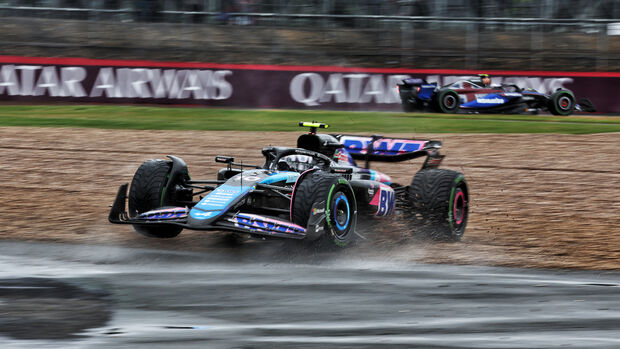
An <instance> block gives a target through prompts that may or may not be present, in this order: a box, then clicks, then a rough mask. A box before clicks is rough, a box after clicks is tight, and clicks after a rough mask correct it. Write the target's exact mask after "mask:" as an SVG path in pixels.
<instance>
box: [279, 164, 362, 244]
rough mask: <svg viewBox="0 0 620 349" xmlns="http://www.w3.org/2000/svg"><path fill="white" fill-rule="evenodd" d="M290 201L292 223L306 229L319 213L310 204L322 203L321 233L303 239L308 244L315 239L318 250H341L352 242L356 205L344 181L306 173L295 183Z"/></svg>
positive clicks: (324, 175)
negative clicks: (323, 217)
mask: <svg viewBox="0 0 620 349" xmlns="http://www.w3.org/2000/svg"><path fill="white" fill-rule="evenodd" d="M291 200H293V205H292V209H293V211H292V214H293V216H292V218H293V222H294V223H295V224H298V225H300V226H302V227H308V222H309V221H310V219H311V216H314V215H317V214H322V212H317V211H318V210H316V209H315V208H313V206H314V204H315V203H322V202H323V203H324V204H325V206H324V207H325V212H324V214H325V221H324V222H323V229H322V230H323V233H322V234H320V235H319V236H316V237H311V236H308V237H307V238H308V239H309V240H311V241H312V240H315V243H316V244H317V245H318V246H319V247H326V248H342V247H346V246H348V245H350V244H351V243H352V242H353V240H354V238H355V226H356V224H357V203H356V201H355V195H354V194H353V189H352V188H351V185H350V184H349V182H348V181H347V180H345V179H343V178H342V177H340V176H338V175H334V174H331V173H326V172H323V171H314V172H311V173H308V174H307V175H305V176H304V177H303V178H301V182H300V183H298V184H297V187H296V189H295V192H294V193H293V197H292V198H291ZM320 211H322V209H320Z"/></svg>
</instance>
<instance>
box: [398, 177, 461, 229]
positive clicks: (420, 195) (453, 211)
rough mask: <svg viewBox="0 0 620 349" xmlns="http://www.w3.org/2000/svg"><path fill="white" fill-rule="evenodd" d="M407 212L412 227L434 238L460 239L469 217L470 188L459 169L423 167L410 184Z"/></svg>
mask: <svg viewBox="0 0 620 349" xmlns="http://www.w3.org/2000/svg"><path fill="white" fill-rule="evenodd" d="M409 203H410V205H411V212H409V216H410V218H411V220H412V222H411V223H412V224H414V225H415V226H414V228H415V229H416V230H417V231H418V232H420V233H422V234H423V236H424V237H430V238H432V239H435V240H447V241H459V240H460V239H461V237H462V236H463V233H465V227H466V225H467V219H468V217H469V190H468V188H467V182H466V181H465V176H463V174H462V173H459V172H456V171H452V170H445V169H425V170H421V171H419V172H418V173H416V174H415V176H414V177H413V180H412V182H411V185H410V186H409Z"/></svg>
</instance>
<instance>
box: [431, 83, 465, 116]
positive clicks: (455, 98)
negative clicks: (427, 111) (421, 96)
mask: <svg viewBox="0 0 620 349" xmlns="http://www.w3.org/2000/svg"><path fill="white" fill-rule="evenodd" d="M434 102H435V109H436V110H437V111H438V112H440V113H448V114H453V113H456V112H458V111H459V107H460V105H461V100H460V99H459V95H458V93H456V92H454V91H453V90H450V89H446V90H440V91H439V92H438V93H437V94H436V95H435V98H434Z"/></svg>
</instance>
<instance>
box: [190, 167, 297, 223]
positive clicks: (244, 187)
mask: <svg viewBox="0 0 620 349" xmlns="http://www.w3.org/2000/svg"><path fill="white" fill-rule="evenodd" d="M298 177H299V173H297V172H278V173H270V172H269V171H267V170H262V169H259V170H249V171H244V172H243V173H241V174H238V175H236V176H233V177H231V178H230V179H229V180H228V181H226V183H224V184H222V185H221V186H219V187H217V188H216V189H215V190H213V191H212V192H210V193H209V194H208V195H207V196H205V197H204V198H203V199H202V200H200V202H199V203H197V204H196V205H195V206H194V207H193V208H192V210H191V211H190V213H189V215H190V217H191V218H194V219H197V220H207V219H209V220H210V219H213V218H216V217H219V216H221V215H222V214H224V213H225V212H227V211H228V209H229V208H230V207H231V206H232V205H234V204H236V203H237V202H238V201H239V200H241V199H243V198H244V197H246V196H247V195H248V194H249V193H250V192H251V191H252V190H254V189H255V188H256V184H257V183H262V184H273V183H278V182H284V183H295V181H296V180H297V178H298Z"/></svg>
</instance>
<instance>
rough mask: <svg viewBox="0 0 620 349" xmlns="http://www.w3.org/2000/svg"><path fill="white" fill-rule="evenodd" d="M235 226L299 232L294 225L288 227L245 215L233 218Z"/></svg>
mask: <svg viewBox="0 0 620 349" xmlns="http://www.w3.org/2000/svg"><path fill="white" fill-rule="evenodd" d="M233 220H234V223H235V226H236V227H240V228H249V229H251V230H255V229H256V230H259V231H261V230H266V231H271V232H281V233H298V232H297V231H295V230H294V229H293V228H292V227H288V226H285V225H281V224H276V223H272V222H265V221H259V220H255V219H249V218H244V217H234V218H233Z"/></svg>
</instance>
